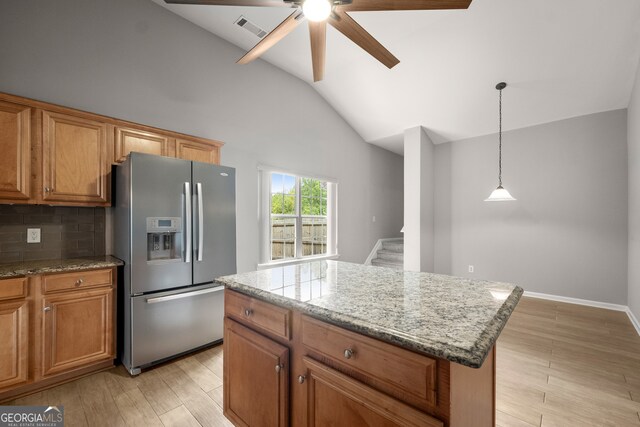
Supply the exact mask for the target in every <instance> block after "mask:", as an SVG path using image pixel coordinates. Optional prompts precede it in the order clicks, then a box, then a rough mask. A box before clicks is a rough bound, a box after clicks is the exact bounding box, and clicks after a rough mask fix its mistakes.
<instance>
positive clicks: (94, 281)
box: [0, 268, 115, 402]
mask: <svg viewBox="0 0 640 427" xmlns="http://www.w3.org/2000/svg"><path fill="white" fill-rule="evenodd" d="M114 304H115V268H106V269H98V270H88V271H77V272H72V273H59V274H48V275H42V276H32V277H30V278H28V279H27V278H24V277H23V278H16V279H5V280H1V281H0V343H1V345H0V402H1V401H3V400H6V399H8V398H13V397H15V396H19V395H22V394H25V393H30V392H33V391H35V390H38V389H40V388H42V387H48V386H51V385H53V384H57V383H59V382H63V381H67V380H69V379H71V378H74V377H77V376H80V375H85V374H87V373H89V372H93V371H96V370H99V369H104V368H108V367H110V366H113V361H114V358H115V307H114Z"/></svg>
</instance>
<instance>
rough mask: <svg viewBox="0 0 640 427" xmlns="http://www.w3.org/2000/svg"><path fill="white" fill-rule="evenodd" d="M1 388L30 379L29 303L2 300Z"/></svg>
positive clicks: (0, 340)
mask: <svg viewBox="0 0 640 427" xmlns="http://www.w3.org/2000/svg"><path fill="white" fill-rule="evenodd" d="M0 343H2V344H0V390H1V389H3V388H6V387H10V386H16V385H18V384H21V383H25V382H27V380H28V371H27V368H28V366H27V364H28V355H29V305H28V302H27V301H25V300H21V301H14V302H0Z"/></svg>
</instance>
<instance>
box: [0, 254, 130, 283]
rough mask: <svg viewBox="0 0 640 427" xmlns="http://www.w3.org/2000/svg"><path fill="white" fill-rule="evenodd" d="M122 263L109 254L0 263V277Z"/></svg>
mask: <svg viewBox="0 0 640 427" xmlns="http://www.w3.org/2000/svg"><path fill="white" fill-rule="evenodd" d="M123 264H124V263H123V262H122V261H121V260H120V259H118V258H116V257H112V256H110V255H106V256H98V257H83V258H69V259H49V260H41V261H23V262H14V263H10V264H0V279H10V278H12V277H22V276H34V275H36V274H44V273H62V272H65V271H79V270H91V269H94V268H103V267H104V268H107V267H116V266H119V265H123Z"/></svg>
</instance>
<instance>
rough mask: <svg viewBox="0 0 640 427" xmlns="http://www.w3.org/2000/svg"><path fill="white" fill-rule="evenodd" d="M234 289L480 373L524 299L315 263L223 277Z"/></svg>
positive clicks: (491, 286) (481, 286)
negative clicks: (484, 362)
mask: <svg viewBox="0 0 640 427" xmlns="http://www.w3.org/2000/svg"><path fill="white" fill-rule="evenodd" d="M216 281H217V282H219V283H221V284H224V285H225V286H226V287H228V288H229V289H234V290H236V291H238V292H242V293H244V294H247V295H251V296H254V297H257V298H260V299H262V300H265V301H268V302H271V303H274V304H277V305H280V306H285V307H289V308H294V309H297V310H300V311H301V312H303V313H305V314H308V315H310V316H313V317H315V318H318V319H320V320H324V321H326V322H329V323H333V324H335V325H338V326H342V327H344V328H347V329H350V330H353V331H356V332H359V333H362V334H364V335H369V336H372V337H375V338H378V339H381V340H383V341H387V342H390V343H393V344H396V345H399V346H401V347H404V348H407V349H410V350H414V351H417V352H421V353H424V354H427V355H431V356H435V357H440V358H444V359H447V360H450V361H452V362H456V363H459V364H462V365H465V366H470V367H473V368H478V367H480V366H482V363H483V361H484V359H485V358H486V357H487V355H488V353H489V351H490V350H491V348H492V347H493V345H494V344H495V342H496V340H497V338H498V336H499V335H500V332H501V331H502V328H503V327H504V325H505V324H506V322H507V320H508V319H509V316H510V315H511V313H512V311H513V309H514V308H515V306H516V305H517V304H518V301H519V300H520V297H521V296H522V292H523V290H522V288H520V287H518V286H515V285H512V284H508V283H498V282H486V281H480V280H470V279H464V278H460V277H452V276H445V275H438V274H430V273H414V272H406V271H399V270H394V269H389V268H382V267H374V266H365V265H360V264H352V263H346V262H341V261H314V262H308V263H304V264H298V265H292V266H285V267H276V268H272V269H268V270H262V271H256V272H250V273H243V274H236V275H232V276H225V277H220V278H218V279H216Z"/></svg>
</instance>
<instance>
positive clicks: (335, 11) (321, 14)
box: [164, 0, 472, 82]
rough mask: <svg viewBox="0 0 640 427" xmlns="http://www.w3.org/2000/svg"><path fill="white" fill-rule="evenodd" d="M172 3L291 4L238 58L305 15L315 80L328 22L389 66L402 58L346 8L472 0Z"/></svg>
mask: <svg viewBox="0 0 640 427" xmlns="http://www.w3.org/2000/svg"><path fill="white" fill-rule="evenodd" d="M164 1H165V3H173V4H200V5H214V6H243V7H246V6H259V7H288V8H292V9H295V10H294V12H293V13H292V14H291V15H289V16H288V17H287V18H286V19H285V20H284V21H282V22H281V23H280V24H279V25H278V26H277V27H276V28H275V29H274V30H273V31H271V32H270V33H269V34H267V35H266V36H265V37H264V38H263V39H262V40H260V41H259V42H258V44H256V45H255V46H254V47H253V48H252V49H251V50H250V51H249V52H247V53H246V54H245V55H244V56H243V57H242V58H240V59H239V60H238V63H239V64H246V63H248V62H251V61H253V60H254V59H256V58H258V57H260V55H262V54H263V53H264V52H266V51H267V50H268V49H269V48H271V47H272V46H273V45H275V44H276V43H278V42H279V41H280V40H282V39H283V38H284V37H285V36H286V35H287V34H289V33H290V32H291V31H293V30H294V29H295V28H296V27H297V26H298V25H299V24H300V23H301V22H302V21H303V20H304V18H306V19H308V20H309V34H310V36H311V60H312V62H313V81H314V82H317V81H320V80H322V78H323V77H324V63H325V51H326V37H327V22H328V23H329V24H331V25H332V26H333V27H334V28H335V29H336V30H338V31H340V32H341V33H342V34H344V35H345V36H347V37H348V38H349V39H351V41H353V42H354V43H355V44H357V45H358V46H360V47H361V48H362V49H364V50H365V51H367V52H368V53H369V54H371V55H372V56H373V57H374V58H376V59H377V60H378V61H380V62H382V63H383V64H384V65H386V66H387V67H388V68H393V67H394V66H396V65H397V64H398V63H399V62H400V61H399V60H398V58H396V57H395V56H393V54H392V53H391V52H389V51H388V50H387V49H386V48H385V47H384V46H382V45H381V44H380V42H378V41H377V40H376V39H375V38H373V36H371V34H369V33H368V32H367V31H366V30H365V29H364V28H362V27H361V26H360V25H358V23H357V22H356V21H354V20H353V18H351V17H350V16H349V15H348V14H347V12H365V11H383V10H429V9H466V8H468V7H469V5H470V4H471V1H472V0H164Z"/></svg>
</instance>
